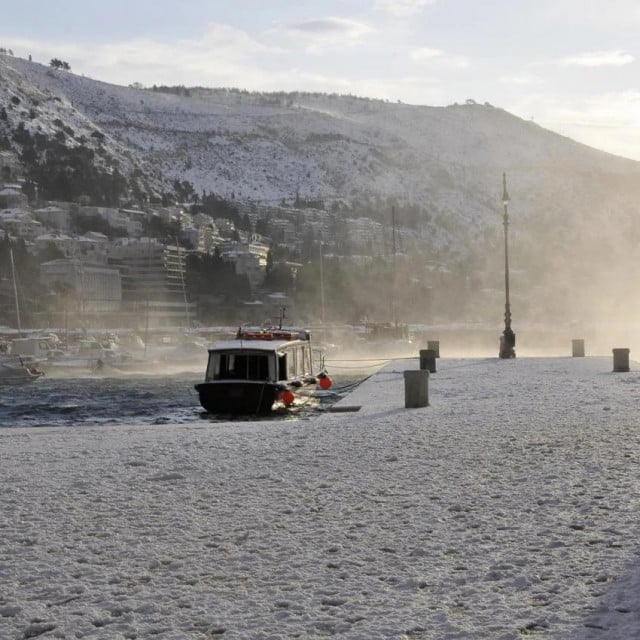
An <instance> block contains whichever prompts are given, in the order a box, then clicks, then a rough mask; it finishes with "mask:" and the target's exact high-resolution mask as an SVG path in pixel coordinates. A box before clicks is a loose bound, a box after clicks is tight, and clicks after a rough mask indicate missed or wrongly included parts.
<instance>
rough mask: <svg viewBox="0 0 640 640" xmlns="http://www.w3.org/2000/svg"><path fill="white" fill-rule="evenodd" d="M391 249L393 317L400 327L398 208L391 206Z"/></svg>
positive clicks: (395, 324) (394, 322) (395, 323)
mask: <svg viewBox="0 0 640 640" xmlns="http://www.w3.org/2000/svg"><path fill="white" fill-rule="evenodd" d="M391 250H392V254H391V255H392V257H391V259H392V263H391V267H392V282H391V317H392V318H393V325H394V327H396V329H397V328H398V314H397V312H396V208H395V207H393V206H392V207H391Z"/></svg>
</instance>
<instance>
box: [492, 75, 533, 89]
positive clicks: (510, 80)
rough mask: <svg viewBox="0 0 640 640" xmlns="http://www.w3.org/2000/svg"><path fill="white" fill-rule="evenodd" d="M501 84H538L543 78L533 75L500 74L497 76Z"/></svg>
mask: <svg viewBox="0 0 640 640" xmlns="http://www.w3.org/2000/svg"><path fill="white" fill-rule="evenodd" d="M498 79H499V81H500V82H502V83H503V84H514V85H520V86H528V85H538V84H542V83H543V79H542V78H540V77H539V76H533V75H527V74H523V75H513V76H501V77H500V78H498Z"/></svg>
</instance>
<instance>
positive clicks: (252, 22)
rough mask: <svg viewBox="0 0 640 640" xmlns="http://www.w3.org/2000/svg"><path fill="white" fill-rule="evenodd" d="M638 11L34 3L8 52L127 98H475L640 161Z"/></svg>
mask: <svg viewBox="0 0 640 640" xmlns="http://www.w3.org/2000/svg"><path fill="white" fill-rule="evenodd" d="M639 28H640V2H638V0H607V1H606V2H605V1H604V0H536V1H533V0H323V1H322V2H320V1H318V0H295V1H292V0H287V1H285V0H236V1H235V2H222V1H217V0H208V1H207V0H180V1H179V2H178V1H177V0H128V1H125V0H111V1H110V2H109V3H102V2H101V3H93V2H92V3H89V2H86V0H58V1H57V2H55V3H53V2H48V1H46V2H45V1H44V0H40V1H35V0H21V2H13V3H8V4H7V5H6V6H4V7H3V9H2V20H1V21H0V47H4V48H7V49H10V50H11V51H12V52H13V53H14V55H16V56H19V57H24V58H28V57H29V55H31V56H32V58H33V60H34V61H37V62H42V63H45V64H48V63H49V61H50V60H51V59H52V58H59V59H61V60H64V61H66V62H68V63H69V64H70V66H71V70H72V71H73V72H74V73H77V74H82V75H86V76H88V77H91V78H94V79H96V80H102V81H105V82H111V83H114V84H119V85H129V84H133V83H141V84H142V85H144V86H152V85H154V84H157V85H161V84H166V85H185V86H206V87H238V88H242V89H248V90H252V91H318V92H327V93H340V94H352V95H357V96H363V97H371V98H382V99H386V100H389V101H391V102H396V101H401V102H404V103H408V104H419V105H429V106H445V105H448V104H453V103H455V102H458V103H462V102H465V101H466V100H468V99H472V100H475V101H476V102H480V103H484V102H488V103H490V104H492V105H494V106H496V107H500V108H503V109H506V110H507V111H509V112H511V113H513V114H515V115H517V116H520V117H522V118H525V119H528V120H529V119H532V120H534V121H535V122H537V123H538V124H540V125H541V126H543V127H546V128H548V129H551V130H553V131H556V132H558V133H560V134H562V135H566V136H569V137H571V138H573V139H575V140H578V141H580V142H584V143H585V144H588V145H590V146H593V147H596V148H599V149H603V150H605V151H608V152H610V153H614V154H617V155H622V156H626V157H628V158H633V159H636V160H640V68H639V67H640V39H639V38H638V37H637V35H638V30H639Z"/></svg>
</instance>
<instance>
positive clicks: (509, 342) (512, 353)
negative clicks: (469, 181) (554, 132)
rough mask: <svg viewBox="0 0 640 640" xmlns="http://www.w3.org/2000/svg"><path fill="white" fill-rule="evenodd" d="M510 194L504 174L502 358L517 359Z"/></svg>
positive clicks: (504, 174)
mask: <svg viewBox="0 0 640 640" xmlns="http://www.w3.org/2000/svg"><path fill="white" fill-rule="evenodd" d="M508 205H509V194H508V193H507V174H506V173H503V174H502V206H503V207H504V219H503V224H504V294H505V303H504V331H503V332H502V335H501V336H500V354H499V355H500V358H505V359H506V358H515V357H516V350H515V347H516V334H515V333H514V332H513V329H512V328H511V304H510V302H509V233H508V232H509V211H508V208H507V207H508Z"/></svg>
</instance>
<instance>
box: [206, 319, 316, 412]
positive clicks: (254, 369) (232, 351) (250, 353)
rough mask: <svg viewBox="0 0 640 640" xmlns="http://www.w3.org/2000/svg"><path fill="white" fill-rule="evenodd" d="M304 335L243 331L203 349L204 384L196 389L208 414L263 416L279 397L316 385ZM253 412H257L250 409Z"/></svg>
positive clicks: (308, 337)
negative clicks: (206, 352) (205, 351)
mask: <svg viewBox="0 0 640 640" xmlns="http://www.w3.org/2000/svg"><path fill="white" fill-rule="evenodd" d="M313 366H314V363H313V353H312V349H311V335H310V333H309V332H308V331H306V330H297V329H296V330H293V329H287V330H282V329H278V330H244V329H240V330H239V331H238V333H237V335H236V338H235V339H234V340H228V341H224V342H218V343H215V344H214V345H212V346H211V347H210V348H209V360H208V363H207V370H206V374H205V380H204V383H202V384H199V385H196V389H197V391H198V393H199V394H200V403H201V404H202V406H203V407H204V408H205V409H207V410H208V411H214V412H215V411H223V412H224V411H232V412H236V413H237V412H242V413H254V412H257V413H263V412H265V411H269V410H271V408H272V405H273V404H274V402H276V401H279V400H280V399H281V396H282V394H283V393H284V392H285V391H287V390H291V389H299V388H300V387H302V386H306V385H311V384H315V383H316V382H317V380H316V377H315V375H314V374H313ZM256 407H257V408H256Z"/></svg>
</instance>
